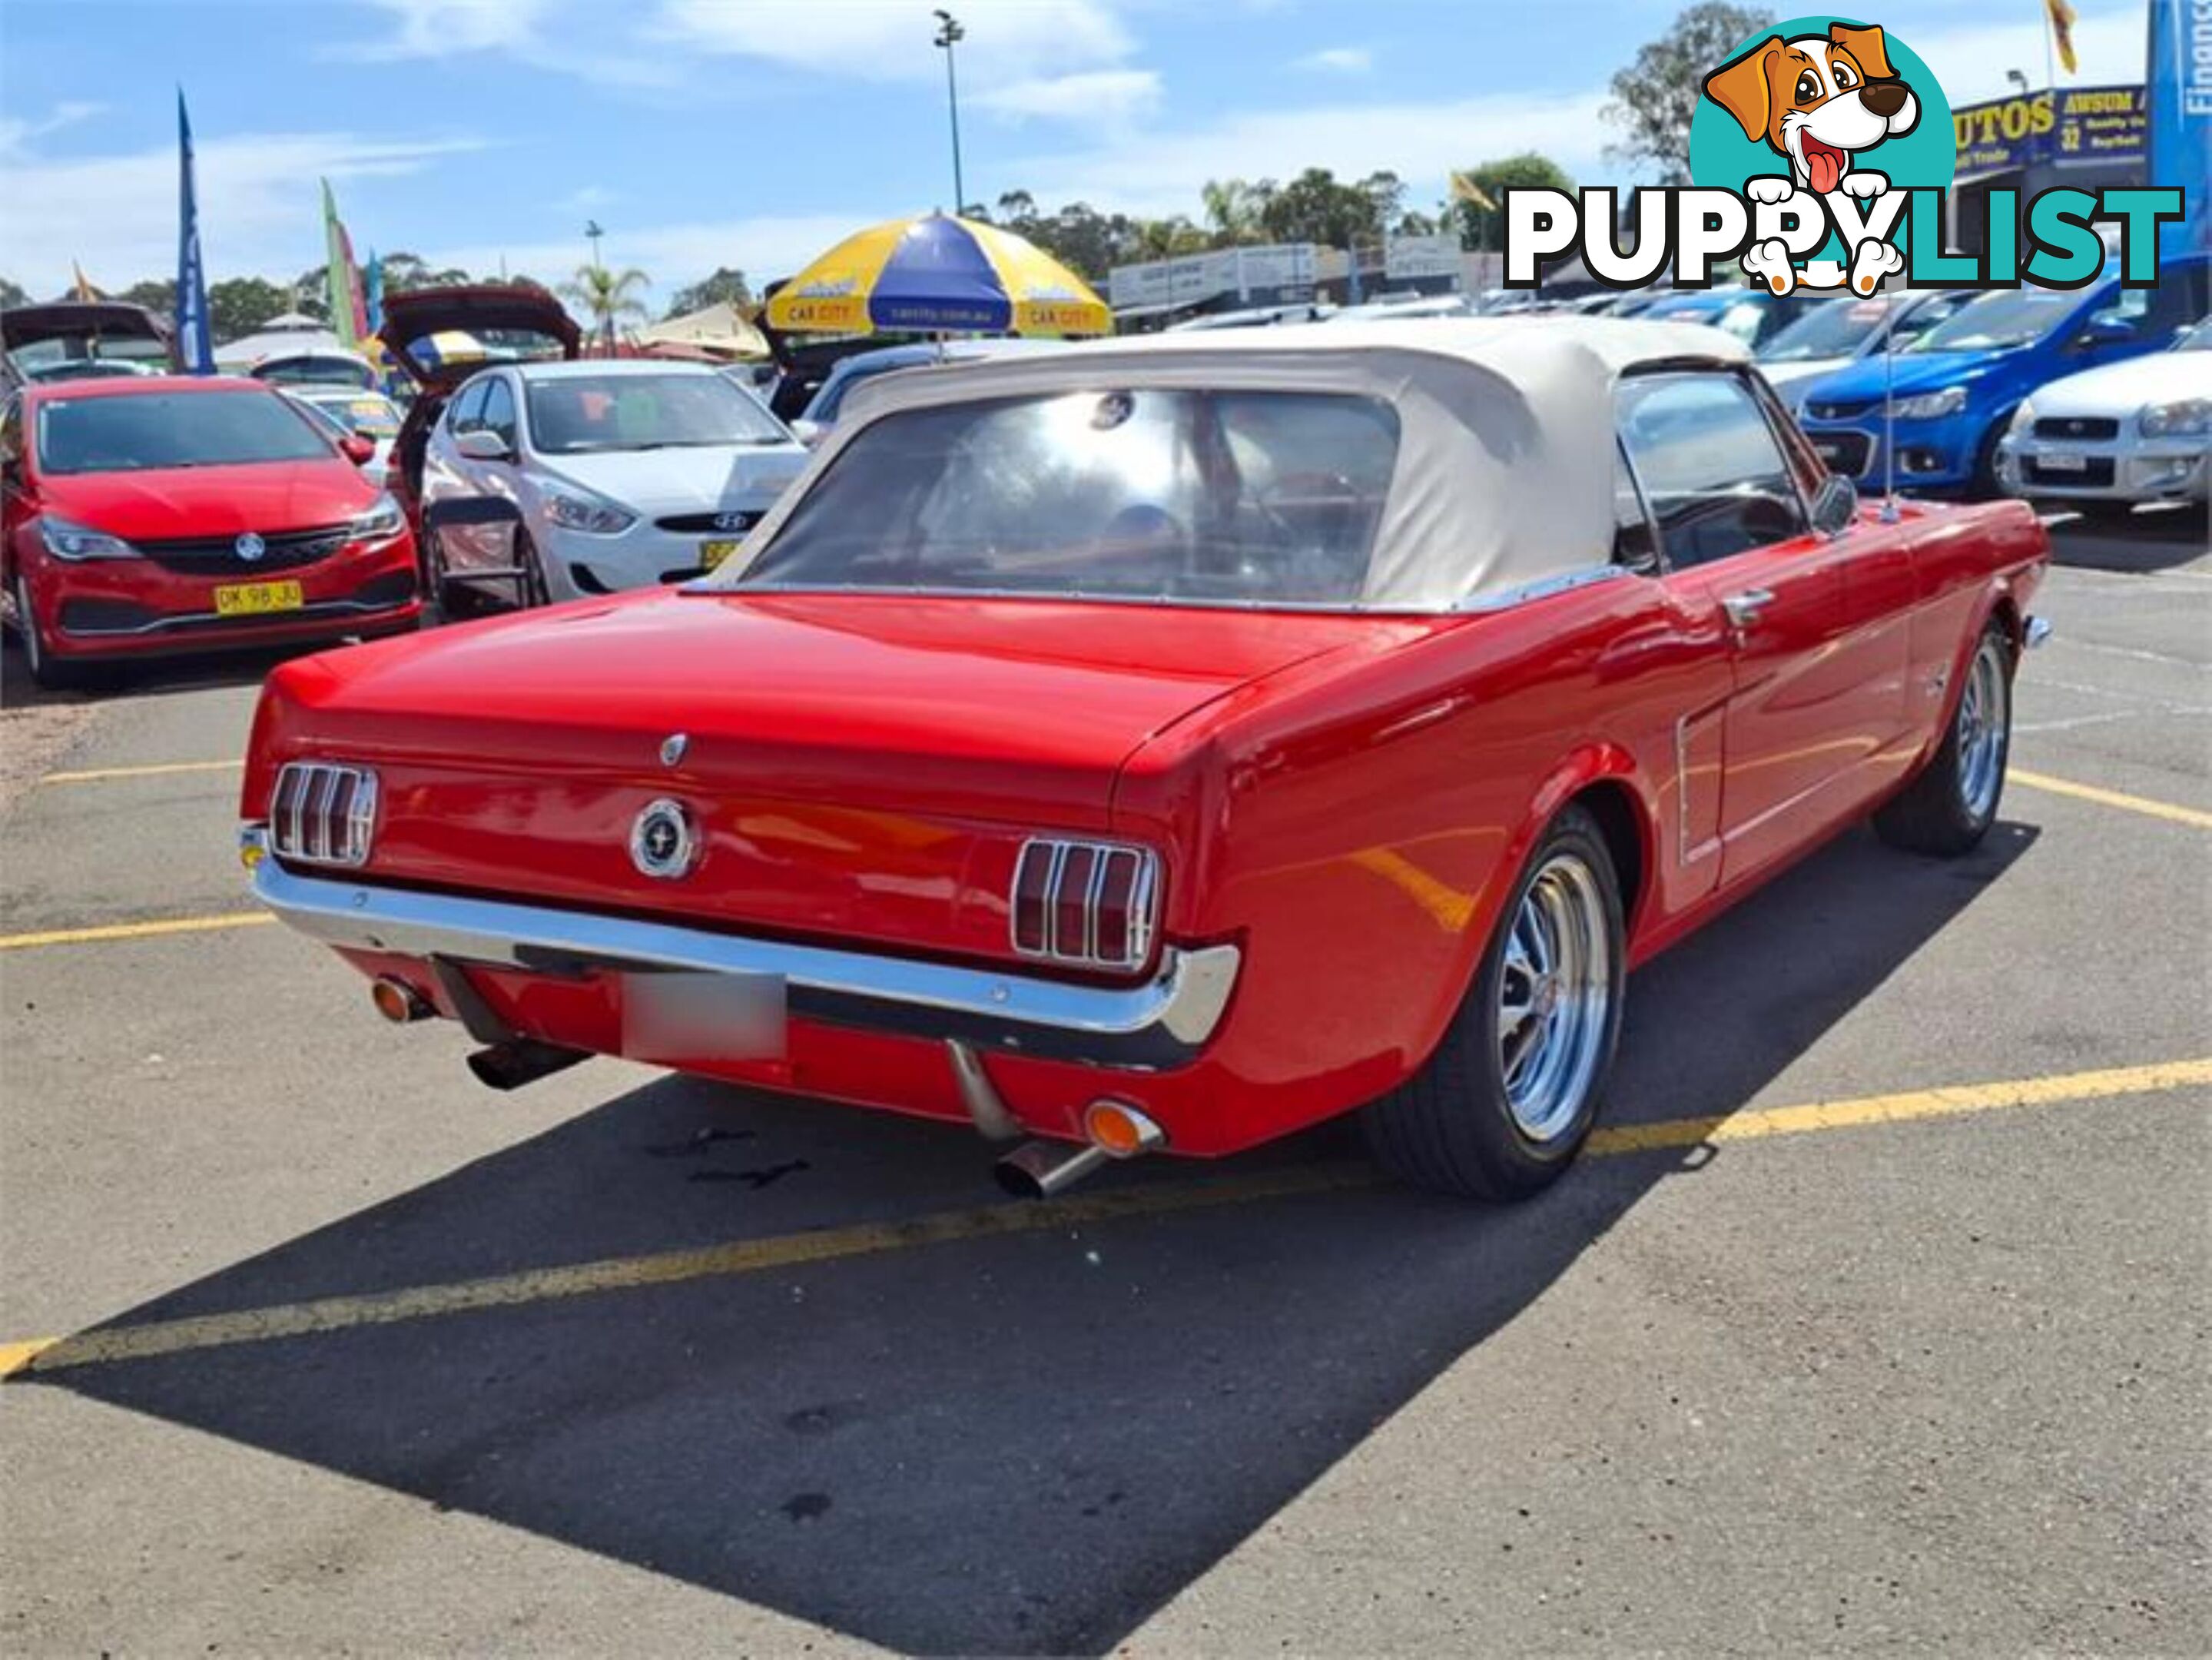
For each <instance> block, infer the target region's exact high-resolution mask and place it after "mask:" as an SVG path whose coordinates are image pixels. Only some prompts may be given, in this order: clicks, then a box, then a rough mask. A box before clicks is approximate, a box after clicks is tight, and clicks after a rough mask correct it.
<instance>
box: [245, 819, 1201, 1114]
mask: <svg viewBox="0 0 2212 1660" xmlns="http://www.w3.org/2000/svg"><path fill="white" fill-rule="evenodd" d="M240 842H241V844H242V845H243V846H244V847H246V848H248V849H249V850H251V849H254V848H259V849H261V850H262V851H263V852H264V854H265V853H266V852H267V850H268V845H269V843H268V836H267V835H266V833H265V832H264V830H261V829H260V828H259V827H258V826H250V827H248V828H247V829H246V830H245V831H244V832H242V834H241V836H240ZM253 895H254V897H255V898H256V899H258V901H260V903H263V904H264V905H266V906H267V907H268V908H269V909H270V910H272V911H274V912H275V913H276V915H277V916H278V917H279V918H280V919H281V920H282V921H284V922H286V923H287V924H289V926H290V927H293V928H295V929H296V930H298V931H299V932H300V933H303V934H305V935H307V937H308V938H309V939H319V940H321V941H322V942H323V943H324V944H325V945H330V946H349V947H351V948H353V949H356V950H360V951H382V952H394V953H396V954H397V955H399V956H403V957H421V958H431V957H444V958H455V959H458V960H460V961H463V962H468V963H481V964H489V965H491V966H495V967H508V968H521V969H529V970H538V971H541V972H553V971H556V970H570V971H573V970H578V969H594V968H606V969H627V970H653V969H687V970H696V971H699V972H703V973H726V974H748V975H760V974H772V975H780V976H782V977H783V980H784V982H785V986H786V988H787V994H788V996H789V999H790V1003H791V1007H792V1010H793V1012H794V1013H798V1014H800V1015H803V1016H805V1017H806V1018H810V1019H816V1020H821V1021H823V1022H825V1023H827V1024H829V1025H847V1026H859V1027H863V1028H866V1029H870V1030H875V1031H891V1032H896V1033H900V1034H902V1035H905V1036H912V1037H929V1038H934V1039H938V1040H939V1041H942V1040H945V1039H948V1038H950V1039H958V1040H961V1041H963V1042H966V1043H974V1044H977V1045H981V1046H987V1047H990V1048H995V1049H1007V1050H1012V1051H1015V1052H1018V1053H1019V1054H1023V1055H1036V1056H1040V1057H1042V1058H1045V1059H1049V1060H1056V1061H1078V1062H1081V1063H1083V1064H1085V1065H1089V1066H1098V1067H1119V1068H1122V1069H1125V1070H1128V1071H1133V1072H1155V1071H1160V1070H1163V1069H1164V1068H1167V1067H1177V1066H1182V1065H1186V1064H1188V1062H1189V1061H1193V1060H1194V1059H1196V1058H1197V1056H1198V1055H1199V1054H1200V1051H1201V1050H1202V1049H1204V1047H1205V1045H1206V1042H1207V1040H1208V1039H1210V1038H1211V1037H1212V1036H1213V1033H1214V1031H1215V1029H1216V1028H1217V1027H1218V1025H1220V1022H1221V1018H1222V1015H1223V1013H1224V1012H1225V1010H1226V1009H1227V1008H1228V1006H1229V998H1230V994H1231V992H1232V991H1233V990H1234V989H1235V988H1236V984H1237V970H1238V968H1239V966H1240V964H1241V961H1242V956H1241V953H1240V952H1238V950H1237V947H1236V946H1231V945H1220V946H1202V947H1200V948H1198V949H1196V950H1190V951H1185V950H1180V949H1178V948H1176V947H1175V946H1168V947H1166V948H1164V950H1163V951H1162V952H1161V953H1160V963H1159V968H1158V971H1157V972H1156V973H1155V974H1154V975H1153V976H1152V978H1150V979H1149V980H1146V981H1144V982H1141V983H1139V984H1137V985H1133V986H1084V985H1071V984H1068V983H1066V982H1060V981H1054V980H1039V979H1035V978H1031V977H1030V976H1024V975H1014V974H1000V973H994V972H993V971H991V970H986V969H970V968H959V967H955V966H952V965H951V964H941V963H926V962H917V961H914V960H911V959H909V958H897V957H882V956H876V955H873V954H871V953H867V952H848V951H832V950H829V949H827V948H824V947H822V946H796V945H789V944H787V943H784V942H782V941H780V940H772V939H748V938H746V937H744V936H743V935H739V934H726V933H708V932H705V931H704V930H702V929H698V928H690V927H678V926H676V925H673V924H670V923H664V922H644V921H636V920H635V919H633V918H629V917H622V916H606V915H599V914H597V913H594V912H590V911H570V910H557V909H552V908H550V907H546V906H539V905H524V904H513V903H508V902H507V901H504V900H494V899H468V898H460V897H454V896H452V895H447V894H435V893H417V892H415V891H412V890H409V889H404V888H389V887H382V886H379V885H374V884H370V883H362V882H356V881H351V880H348V879H343V878H328V877H321V876H310V875H307V874H303V873H301V872H298V871H293V870H288V869H286V868H285V866H283V864H281V863H280V862H279V861H278V860H276V859H275V858H273V857H263V858H261V859H260V860H258V861H256V862H255V864H254V866H253Z"/></svg>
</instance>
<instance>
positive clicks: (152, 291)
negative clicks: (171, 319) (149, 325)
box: [115, 277, 177, 317]
mask: <svg viewBox="0 0 2212 1660" xmlns="http://www.w3.org/2000/svg"><path fill="white" fill-rule="evenodd" d="M115 297H116V298H117V299H118V300H120V301H123V302H124V303H125V305H130V306H143V307H146V309H147V310H148V311H150V312H152V313H154V314H155V316H156V317H168V316H171V315H173V314H174V313H175V311H176V309H177V279H176V278H175V277H148V278H147V279H146V280H145V281H144V282H143V283H132V284H131V286H130V287H129V288H127V289H124V290H123V292H122V293H120V294H118V295H116V296H115Z"/></svg>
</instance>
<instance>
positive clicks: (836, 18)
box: [653, 0, 1133, 90]
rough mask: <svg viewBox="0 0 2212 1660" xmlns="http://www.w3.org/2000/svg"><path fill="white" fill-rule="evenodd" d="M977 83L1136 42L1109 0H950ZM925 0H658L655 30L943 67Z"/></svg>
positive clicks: (780, 53) (829, 66) (1017, 77)
mask: <svg viewBox="0 0 2212 1660" xmlns="http://www.w3.org/2000/svg"><path fill="white" fill-rule="evenodd" d="M947 4H948V5H949V6H950V7H951V9H952V10H953V11H954V12H955V13H956V14H957V15H958V17H959V19H960V21H961V23H962V25H963V27H965V28H966V30H967V35H966V38H965V39H963V40H962V41H961V42H960V43H959V46H958V47H957V51H958V52H959V54H960V59H959V69H960V74H961V78H962V79H963V81H964V82H969V83H970V84H972V85H974V86H975V88H977V89H978V90H981V89H984V88H990V87H994V86H1000V85H1004V84H1006V83H1010V82H1020V81H1029V80H1036V79H1039V78H1042V77H1046V76H1054V75H1064V74H1067V73H1070V72H1072V71H1074V70H1082V69H1088V68H1093V67H1097V66H1099V65H1103V64H1115V63H1119V62H1120V61H1121V60H1122V59H1123V58H1127V56H1128V55H1129V54H1130V52H1131V51H1132V50H1133V41H1132V40H1131V39H1130V36H1129V33H1128V31H1127V28H1125V27H1123V25H1122V22H1121V17H1120V15H1118V13H1117V12H1116V10H1115V7H1114V6H1113V5H1112V4H1110V3H1109V0H947ZM935 27H936V25H935V23H934V21H933V19H932V17H931V15H930V7H929V6H928V5H927V3H926V0H663V3H662V6H661V9H660V13H659V18H658V20H657V21H656V23H655V24H654V26H653V32H654V33H658V34H659V35H661V36H663V37H664V38H665V39H667V40H671V41H673V42H677V43H680V44H682V45H684V46H688V47H690V48H691V49H693V50H696V51H702V52H727V53H732V54H734V55H737V56H741V57H746V58H763V59H766V60H768V61H769V62H772V63H778V64H787V65H789V66H791V67H793V68H794V69H799V70H807V71H809V72H811V73H816V74H830V75H846V76H859V77H860V78H862V79H865V80H870V81H917V80H922V79H926V78H930V77H934V76H942V75H943V74H944V73H945V66H944V63H943V60H942V59H941V58H939V55H938V53H937V52H936V51H935V50H933V47H932V46H931V38H932V35H933V32H934V29H935Z"/></svg>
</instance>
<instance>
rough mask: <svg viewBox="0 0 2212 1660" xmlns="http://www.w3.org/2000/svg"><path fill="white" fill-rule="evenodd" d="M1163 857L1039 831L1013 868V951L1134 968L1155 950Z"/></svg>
mask: <svg viewBox="0 0 2212 1660" xmlns="http://www.w3.org/2000/svg"><path fill="white" fill-rule="evenodd" d="M1159 886H1160V885H1159V860H1158V858H1157V856H1155V855H1154V854H1152V852H1151V851H1150V850H1149V849H1147V848H1127V847H1121V846H1117V845H1115V843H1112V842H1072V841H1058V840H1048V839H1046V838H1044V837H1042V836H1040V837H1037V838H1035V839H1033V840H1031V841H1029V842H1024V844H1023V846H1022V856H1021V861H1020V863H1019V864H1018V865H1017V866H1016V867H1015V870H1014V885H1013V894H1012V901H1013V903H1012V910H1013V940H1014V949H1015V950H1016V951H1018V952H1020V953H1021V954H1022V955H1023V956H1024V957H1041V958H1045V959H1047V960H1048V961H1050V962H1054V963H1067V964H1074V965H1076V966H1079V967H1082V968H1094V969H1133V968H1139V967H1142V966H1143V964H1144V962H1145V959H1146V958H1147V957H1149V956H1150V955H1151V954H1152V931H1153V928H1154V927H1155V926H1156V924H1157V922H1158V905H1159Z"/></svg>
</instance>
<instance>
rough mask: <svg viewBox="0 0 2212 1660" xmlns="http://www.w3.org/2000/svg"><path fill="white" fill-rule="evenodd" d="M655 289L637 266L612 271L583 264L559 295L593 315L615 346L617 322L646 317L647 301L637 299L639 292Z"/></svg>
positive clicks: (608, 340)
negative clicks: (640, 290)
mask: <svg viewBox="0 0 2212 1660" xmlns="http://www.w3.org/2000/svg"><path fill="white" fill-rule="evenodd" d="M652 286H653V279H652V278H651V277H647V275H646V274H645V273H644V272H643V271H639V270H638V269H636V267H635V266H632V267H631V268H630V269H629V270H627V271H609V270H608V269H607V268H606V267H605V265H579V266H577V267H576V275H575V277H574V279H573V280H571V281H569V282H566V283H562V284H561V286H560V287H559V288H558V289H556V290H555V292H556V293H557V294H558V295H560V296H561V297H562V299H563V300H573V301H575V302H576V303H577V304H578V305H580V306H581V307H583V308H584V309H585V310H586V312H588V313H591V318H592V327H594V328H596V329H597V330H599V332H600V333H602V334H603V335H605V337H606V340H607V344H610V345H612V344H614V337H615V325H616V324H617V323H618V322H629V321H635V320H639V319H643V318H644V316H645V315H646V309H645V301H642V300H641V299H639V298H638V297H637V296H638V290H639V289H649V288H651V287H652Z"/></svg>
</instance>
